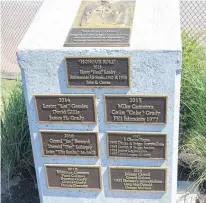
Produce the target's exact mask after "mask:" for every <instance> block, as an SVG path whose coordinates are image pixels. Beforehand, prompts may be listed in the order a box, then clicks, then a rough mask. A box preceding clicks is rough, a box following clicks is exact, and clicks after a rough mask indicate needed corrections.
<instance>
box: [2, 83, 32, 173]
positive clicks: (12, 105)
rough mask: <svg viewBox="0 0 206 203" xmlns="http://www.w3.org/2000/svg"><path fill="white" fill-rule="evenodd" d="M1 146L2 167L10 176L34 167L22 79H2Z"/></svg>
mask: <svg viewBox="0 0 206 203" xmlns="http://www.w3.org/2000/svg"><path fill="white" fill-rule="evenodd" d="M1 105H2V109H1V147H2V167H3V168H4V169H5V168H6V169H7V170H8V176H12V175H16V174H21V173H23V172H24V171H25V170H27V171H29V172H30V171H31V170H32V168H33V157H32V151H31V143H30V134H29V126H28V119H27V113H26V106H25V101H24V96H23V90H22V86H21V82H20V81H13V82H11V81H4V80H3V81H2V104H1Z"/></svg>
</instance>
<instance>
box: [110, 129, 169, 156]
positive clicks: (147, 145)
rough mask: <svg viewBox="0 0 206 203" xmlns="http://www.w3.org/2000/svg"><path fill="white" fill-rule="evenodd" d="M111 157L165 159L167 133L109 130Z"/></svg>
mask: <svg viewBox="0 0 206 203" xmlns="http://www.w3.org/2000/svg"><path fill="white" fill-rule="evenodd" d="M107 153H108V157H110V158H135V159H165V158H166V134H165V133H153V132H147V133H145V132H107Z"/></svg>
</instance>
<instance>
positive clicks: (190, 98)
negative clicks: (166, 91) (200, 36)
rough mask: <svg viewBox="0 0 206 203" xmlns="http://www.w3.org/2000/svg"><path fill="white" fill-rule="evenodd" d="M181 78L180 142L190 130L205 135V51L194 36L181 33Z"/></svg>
mask: <svg viewBox="0 0 206 203" xmlns="http://www.w3.org/2000/svg"><path fill="white" fill-rule="evenodd" d="M182 39H183V67H182V80H181V119H180V135H181V140H180V141H181V143H182V142H184V140H185V139H187V137H188V135H189V134H191V131H193V130H196V131H197V132H199V133H201V134H203V135H205V136H206V125H205V124H206V105H205V103H206V51H205V50H204V49H203V48H201V47H200V46H199V44H198V43H197V41H196V40H195V38H193V37H191V36H188V35H186V34H185V33H183V36H182Z"/></svg>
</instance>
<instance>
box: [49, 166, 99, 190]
mask: <svg viewBox="0 0 206 203" xmlns="http://www.w3.org/2000/svg"><path fill="white" fill-rule="evenodd" d="M45 170H46V177H47V184H48V188H68V189H84V190H85V189H90V190H101V187H102V186H101V185H102V184H101V168H100V166H94V165H67V164H45Z"/></svg>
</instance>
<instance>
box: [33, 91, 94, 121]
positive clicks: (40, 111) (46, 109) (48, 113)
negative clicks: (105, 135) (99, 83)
mask: <svg viewBox="0 0 206 203" xmlns="http://www.w3.org/2000/svg"><path fill="white" fill-rule="evenodd" d="M35 102H36V111H37V118H38V121H39V122H44V123H64V122H69V123H95V122H96V111H95V110H96V108H95V95H77V94H62V95H36V96H35Z"/></svg>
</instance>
